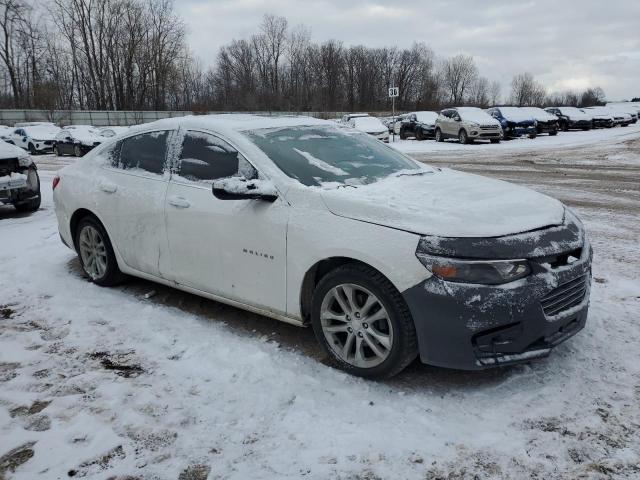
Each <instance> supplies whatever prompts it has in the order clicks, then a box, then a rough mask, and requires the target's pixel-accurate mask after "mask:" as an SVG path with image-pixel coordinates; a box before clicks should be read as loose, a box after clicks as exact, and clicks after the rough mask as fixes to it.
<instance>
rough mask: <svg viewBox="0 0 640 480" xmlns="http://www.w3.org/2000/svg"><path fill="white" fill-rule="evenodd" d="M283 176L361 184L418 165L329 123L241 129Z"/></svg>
mask: <svg viewBox="0 0 640 480" xmlns="http://www.w3.org/2000/svg"><path fill="white" fill-rule="evenodd" d="M245 134H246V135H247V136H248V137H249V139H250V140H251V141H252V142H253V143H254V144H255V145H256V146H257V147H258V148H259V149H260V150H262V151H263V152H264V153H265V154H266V155H267V156H268V157H269V158H270V159H271V160H272V161H273V163H275V164H276V166H277V167H278V168H279V169H280V170H282V171H283V172H284V173H285V174H286V175H287V176H289V177H291V178H295V179H296V180H298V181H300V182H301V183H303V184H304V185H307V186H320V185H323V184H331V183H337V184H338V185H340V184H342V185H362V184H367V183H373V182H375V181H377V180H379V179H381V178H384V177H387V176H389V175H391V174H393V173H397V172H400V171H402V170H420V167H419V166H418V164H416V163H415V162H413V161H412V160H410V159H408V158H406V157H405V156H403V155H402V154H400V153H398V152H396V151H394V150H392V149H391V148H389V147H386V146H384V145H383V144H382V143H380V141H378V140H376V139H375V138H372V137H370V136H368V135H367V134H364V133H361V132H357V131H354V130H351V129H348V128H341V127H338V126H333V125H314V126H305V127H284V128H277V129H262V130H254V131H250V132H245Z"/></svg>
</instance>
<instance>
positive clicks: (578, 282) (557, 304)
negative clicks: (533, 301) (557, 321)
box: [540, 275, 589, 317]
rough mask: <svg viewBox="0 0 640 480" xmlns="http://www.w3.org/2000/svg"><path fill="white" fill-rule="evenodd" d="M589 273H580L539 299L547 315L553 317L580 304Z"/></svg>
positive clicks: (584, 293) (585, 291) (585, 290)
mask: <svg viewBox="0 0 640 480" xmlns="http://www.w3.org/2000/svg"><path fill="white" fill-rule="evenodd" d="M588 280H589V275H582V276H581V277H578V278H575V279H573V280H571V281H569V282H566V283H563V284H562V285H560V286H559V287H558V288H556V289H555V290H553V291H552V292H551V293H549V294H548V295H547V296H546V297H544V298H543V299H542V300H540V304H541V305H542V310H543V311H544V314H545V315H546V316H547V317H554V316H556V315H559V314H560V313H562V312H564V311H566V310H569V309H570V308H573V307H575V306H577V305H580V304H581V303H582V301H583V300H584V297H585V295H586V294H587V286H588Z"/></svg>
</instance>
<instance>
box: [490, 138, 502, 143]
mask: <svg viewBox="0 0 640 480" xmlns="http://www.w3.org/2000/svg"><path fill="white" fill-rule="evenodd" d="M489 141H490V142H491V143H500V139H499V138H490V139H489Z"/></svg>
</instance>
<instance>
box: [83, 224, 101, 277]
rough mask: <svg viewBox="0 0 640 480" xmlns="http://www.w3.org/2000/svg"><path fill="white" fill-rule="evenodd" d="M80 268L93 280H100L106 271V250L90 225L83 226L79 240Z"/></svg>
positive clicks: (98, 233) (98, 234)
mask: <svg viewBox="0 0 640 480" xmlns="http://www.w3.org/2000/svg"><path fill="white" fill-rule="evenodd" d="M78 247H79V250H80V257H81V258H82V267H83V268H84V271H85V272H87V275H89V276H90V277H91V278H92V279H93V280H96V279H98V278H102V277H103V276H104V275H105V273H106V271H107V248H106V246H105V243H104V239H103V238H102V235H101V234H100V232H99V231H98V230H97V229H96V228H94V227H92V226H91V225H87V226H85V227H84V228H83V229H82V231H81V232H80V238H79V245H78Z"/></svg>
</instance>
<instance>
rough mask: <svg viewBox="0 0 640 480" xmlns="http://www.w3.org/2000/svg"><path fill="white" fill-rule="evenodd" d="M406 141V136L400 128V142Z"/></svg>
mask: <svg viewBox="0 0 640 480" xmlns="http://www.w3.org/2000/svg"><path fill="white" fill-rule="evenodd" d="M406 139H407V134H406V132H405V131H404V130H403V129H402V128H401V129H400V140H406Z"/></svg>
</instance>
